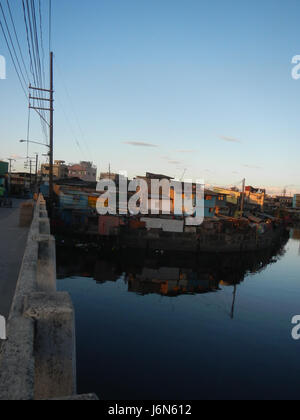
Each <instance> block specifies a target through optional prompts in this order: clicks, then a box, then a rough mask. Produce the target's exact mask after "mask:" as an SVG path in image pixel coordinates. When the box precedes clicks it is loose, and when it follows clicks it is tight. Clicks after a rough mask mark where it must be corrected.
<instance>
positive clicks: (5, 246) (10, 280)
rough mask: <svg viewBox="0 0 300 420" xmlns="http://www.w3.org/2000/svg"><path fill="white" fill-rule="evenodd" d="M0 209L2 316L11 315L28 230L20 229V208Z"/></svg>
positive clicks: (0, 306)
mask: <svg viewBox="0 0 300 420" xmlns="http://www.w3.org/2000/svg"><path fill="white" fill-rule="evenodd" d="M22 202H23V201H22V200H14V201H13V208H12V209H6V208H2V207H0V315H3V316H5V317H6V318H7V317H8V315H9V311H10V307H11V303H12V300H13V297H14V293H15V288H16V284H17V280H18V275H19V271H20V268H21V263H22V259H23V255H24V250H25V245H26V241H27V235H28V229H27V228H19V227H18V226H19V207H20V205H21V203H22Z"/></svg>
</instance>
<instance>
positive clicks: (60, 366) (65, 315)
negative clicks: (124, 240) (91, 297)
mask: <svg viewBox="0 0 300 420" xmlns="http://www.w3.org/2000/svg"><path fill="white" fill-rule="evenodd" d="M7 337H8V339H7V341H4V342H2V345H1V352H0V400H39V399H57V398H66V397H72V398H76V397H74V396H75V395H76V354H75V320H74V309H73V304H72V301H71V298H70V296H69V294H68V293H64V292H57V291H56V254H55V239H54V237H53V236H51V234H50V222H49V219H48V214H47V210H46V203H45V200H44V198H43V196H42V195H40V196H39V197H38V200H37V202H36V205H35V209H34V213H33V219H32V223H31V228H30V231H29V236H28V241H27V245H26V250H25V254H24V258H23V262H22V267H21V270H20V274H19V279H18V283H17V287H16V292H15V296H14V300H13V303H12V307H11V311H10V315H9V318H8V321H7Z"/></svg>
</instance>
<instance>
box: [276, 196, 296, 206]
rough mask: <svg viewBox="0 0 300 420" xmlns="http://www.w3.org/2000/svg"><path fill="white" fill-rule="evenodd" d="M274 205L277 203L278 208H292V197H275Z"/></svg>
mask: <svg viewBox="0 0 300 420" xmlns="http://www.w3.org/2000/svg"><path fill="white" fill-rule="evenodd" d="M275 203H279V206H280V207H292V205H293V197H287V196H279V195H278V196H276V198H275Z"/></svg>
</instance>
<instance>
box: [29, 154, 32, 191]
mask: <svg viewBox="0 0 300 420" xmlns="http://www.w3.org/2000/svg"><path fill="white" fill-rule="evenodd" d="M29 165H30V192H31V190H32V160H31V159H30V161H29Z"/></svg>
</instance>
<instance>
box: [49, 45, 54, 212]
mask: <svg viewBox="0 0 300 420" xmlns="http://www.w3.org/2000/svg"><path fill="white" fill-rule="evenodd" d="M53 87H54V86H53V52H50V127H49V128H50V156H49V158H50V159H49V160H50V171H49V198H50V207H51V210H50V214H51V213H52V206H53V122H54V115H53V114H54V107H53V105H54V99H53Z"/></svg>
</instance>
